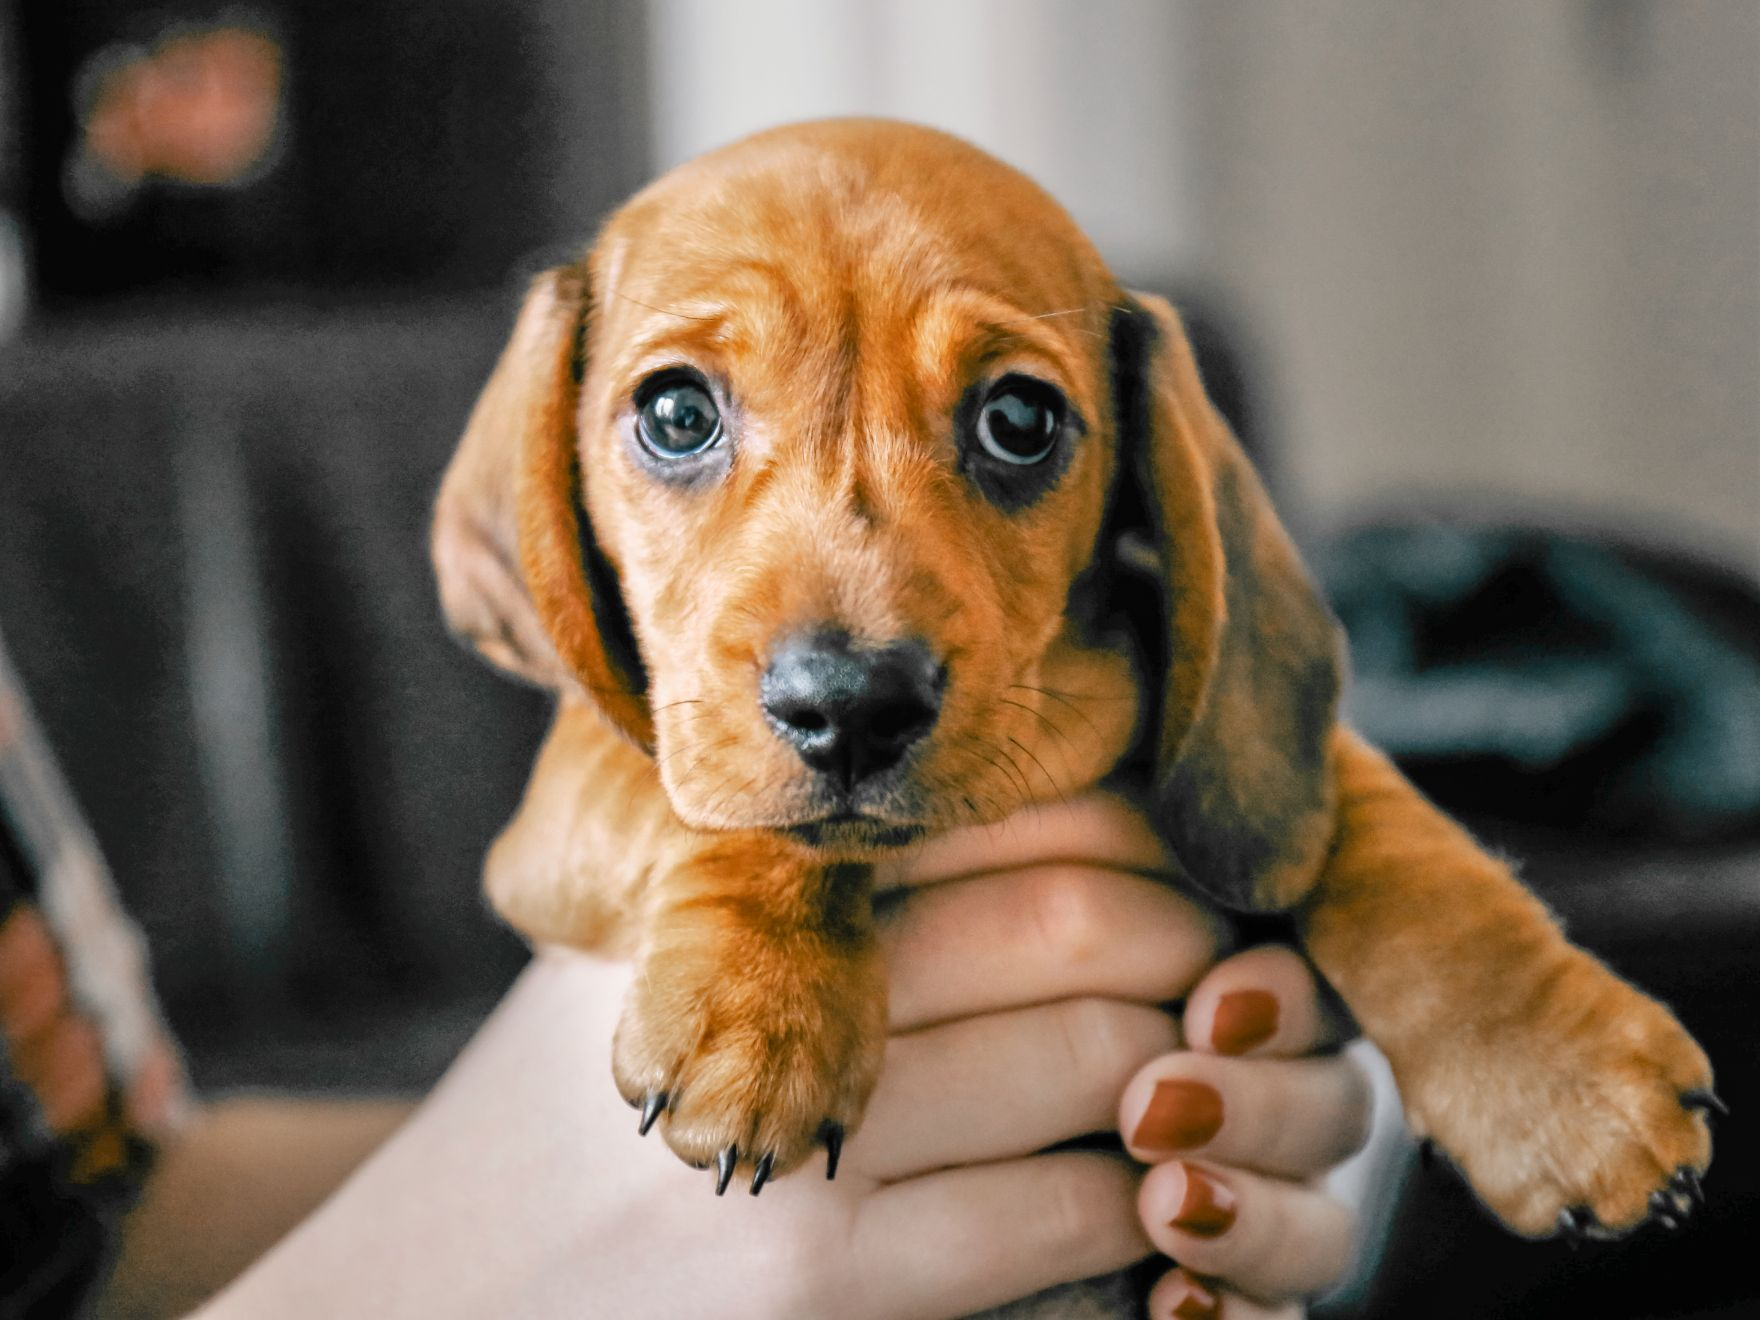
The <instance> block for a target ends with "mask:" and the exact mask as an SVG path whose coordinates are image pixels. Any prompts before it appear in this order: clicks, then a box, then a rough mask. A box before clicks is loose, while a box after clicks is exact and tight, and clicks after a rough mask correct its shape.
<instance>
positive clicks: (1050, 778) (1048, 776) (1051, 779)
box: [1008, 733, 1069, 803]
mask: <svg viewBox="0 0 1760 1320" xmlns="http://www.w3.org/2000/svg"><path fill="white" fill-rule="evenodd" d="M1008 740H1009V741H1010V742H1011V743H1013V744H1014V745H1015V746H1016V747H1018V748H1020V749H1021V751H1023V752H1025V753H1026V754H1027V759H1028V760H1030V761H1031V762H1032V763H1033V764H1034V765H1036V766H1038V767H1039V773H1040V774H1042V775H1044V776H1045V782H1046V783H1047V784H1050V785H1051V791H1052V792H1053V793H1055V794H1057V800H1058V801H1059V802H1066V803H1067V802H1068V801H1069V799H1068V798H1067V797H1066V796H1064V792H1063V785H1062V784H1060V783H1058V782H1057V779H1056V777H1055V776H1054V775H1052V773H1051V772H1050V771H1049V770H1047V769H1046V768H1045V762H1043V761H1041V760H1040V759H1039V758H1038V757H1037V756H1036V755H1034V753H1033V749H1032V748H1031V747H1028V746H1027V745H1026V744H1025V743H1024V742H1022V741H1021V740H1020V739H1019V738H1017V737H1015V736H1014V735H1013V734H1012V733H1011V734H1009V735H1008Z"/></svg>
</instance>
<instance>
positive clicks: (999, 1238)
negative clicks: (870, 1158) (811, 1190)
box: [824, 1152, 1150, 1316]
mask: <svg viewBox="0 0 1760 1320" xmlns="http://www.w3.org/2000/svg"><path fill="white" fill-rule="evenodd" d="M1136 1198H1137V1186H1136V1176H1135V1174H1134V1173H1133V1172H1132V1171H1131V1169H1130V1168H1129V1166H1128V1165H1126V1164H1125V1163H1124V1161H1122V1160H1121V1159H1118V1158H1117V1157H1114V1156H1108V1155H1095V1154H1088V1153H1080V1152H1064V1153H1059V1154H1052V1155H1037V1156H1034V1157H1032V1158H1031V1159H1024V1160H1013V1161H1010V1162H1008V1163H1003V1164H985V1165H979V1166H977V1167H975V1168H965V1169H952V1170H949V1171H948V1172H945V1173H937V1174H931V1175H930V1176H928V1177H925V1178H913V1179H911V1180H910V1181H909V1182H904V1183H899V1184H897V1185H896V1186H893V1187H888V1188H886V1189H884V1190H882V1191H880V1192H878V1193H876V1194H875V1195H873V1196H871V1197H869V1198H868V1199H867V1200H866V1201H864V1202H863V1204H862V1209H861V1212H860V1218H859V1220H858V1221H857V1225H856V1233H857V1237H858V1240H857V1241H856V1243H855V1244H854V1246H853V1248H852V1250H851V1253H850V1255H851V1259H854V1260H864V1261H868V1262H870V1263H871V1267H872V1268H873V1270H874V1277H873V1279H872V1280H871V1281H870V1282H869V1284H868V1285H867V1288H868V1291H867V1294H866V1295H867V1296H870V1297H881V1296H883V1297H885V1298H886V1303H887V1305H886V1313H887V1314H888V1315H924V1316H945V1315H968V1314H970V1313H972V1312H974V1311H982V1310H984V1309H986V1308H988V1307H991V1306H998V1305H1001V1304H1002V1303H1003V1302H1006V1301H1011V1300H1013V1299H1015V1298H1018V1297H1024V1296H1027V1295H1028V1294H1031V1293H1035V1292H1038V1291H1039V1290H1040V1289H1043V1288H1049V1287H1050V1286H1051V1285H1052V1284H1055V1283H1061V1282H1063V1281H1065V1280H1067V1279H1084V1278H1089V1277H1091V1276H1093V1275H1096V1274H1105V1273H1109V1272H1110V1271H1112V1270H1117V1269H1123V1268H1124V1267H1125V1266H1126V1265H1129V1264H1130V1263H1131V1262H1133V1261H1136V1260H1141V1259H1142V1258H1143V1257H1144V1256H1146V1255H1148V1254H1149V1251H1150V1246H1149V1243H1148V1242H1147V1241H1146V1240H1145V1239H1144V1237H1143V1230H1142V1228H1141V1227H1140V1226H1139V1224H1138V1222H1137V1215H1136V1210H1135V1202H1136ZM839 1300H840V1302H845V1303H846V1299H839ZM847 1310H848V1308H847V1304H842V1305H834V1306H831V1307H829V1308H828V1309H827V1310H826V1311H825V1312H824V1314H835V1313H846V1312H847Z"/></svg>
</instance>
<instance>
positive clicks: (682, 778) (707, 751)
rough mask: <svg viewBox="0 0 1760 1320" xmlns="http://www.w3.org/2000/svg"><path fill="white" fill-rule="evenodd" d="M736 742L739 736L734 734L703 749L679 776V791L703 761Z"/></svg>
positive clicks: (688, 781) (681, 749)
mask: <svg viewBox="0 0 1760 1320" xmlns="http://www.w3.org/2000/svg"><path fill="white" fill-rule="evenodd" d="M738 741H739V735H738V734H734V735H733V736H732V737H728V738H723V739H722V740H721V741H720V742H718V743H713V744H711V745H710V746H708V747H705V748H703V749H702V753H701V755H699V756H698V757H697V759H696V760H694V761H692V762H691V763H690V765H689V766H688V767H686V769H685V771H684V773H683V774H681V775H679V777H678V783H677V785H676V787H677V788H678V789H679V790H683V788H684V787H685V785H687V784H688V783H690V780H691V776H692V775H694V774H695V773H696V772H697V767H698V766H700V765H702V764H703V762H704V761H706V760H708V759H709V758H710V757H711V756H713V755H714V754H715V753H716V752H719V751H725V750H726V749H727V748H729V747H731V746H733V745H734V744H735V743H736V742H738ZM678 750H679V751H683V750H685V749H684V748H680V749H678Z"/></svg>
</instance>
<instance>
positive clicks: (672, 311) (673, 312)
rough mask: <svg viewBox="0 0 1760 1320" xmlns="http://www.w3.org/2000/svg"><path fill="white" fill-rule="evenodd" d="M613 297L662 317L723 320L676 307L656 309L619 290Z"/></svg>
mask: <svg viewBox="0 0 1760 1320" xmlns="http://www.w3.org/2000/svg"><path fill="white" fill-rule="evenodd" d="M611 296H612V297H613V298H620V299H622V300H623V301H624V302H626V303H632V304H634V305H635V306H637V307H642V308H645V309H647V310H648V311H650V312H659V313H660V315H662V316H676V317H678V318H679V320H681V321H718V320H720V319H721V318H720V317H719V316H696V315H693V314H692V313H690V312H681V311H679V310H678V309H677V308H676V307H656V306H655V305H654V304H653V303H646V302H643V301H642V300H641V299H640V298H632V297H630V296H629V295H628V294H627V293H623V292H620V291H619V290H617V289H613V290H611Z"/></svg>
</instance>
